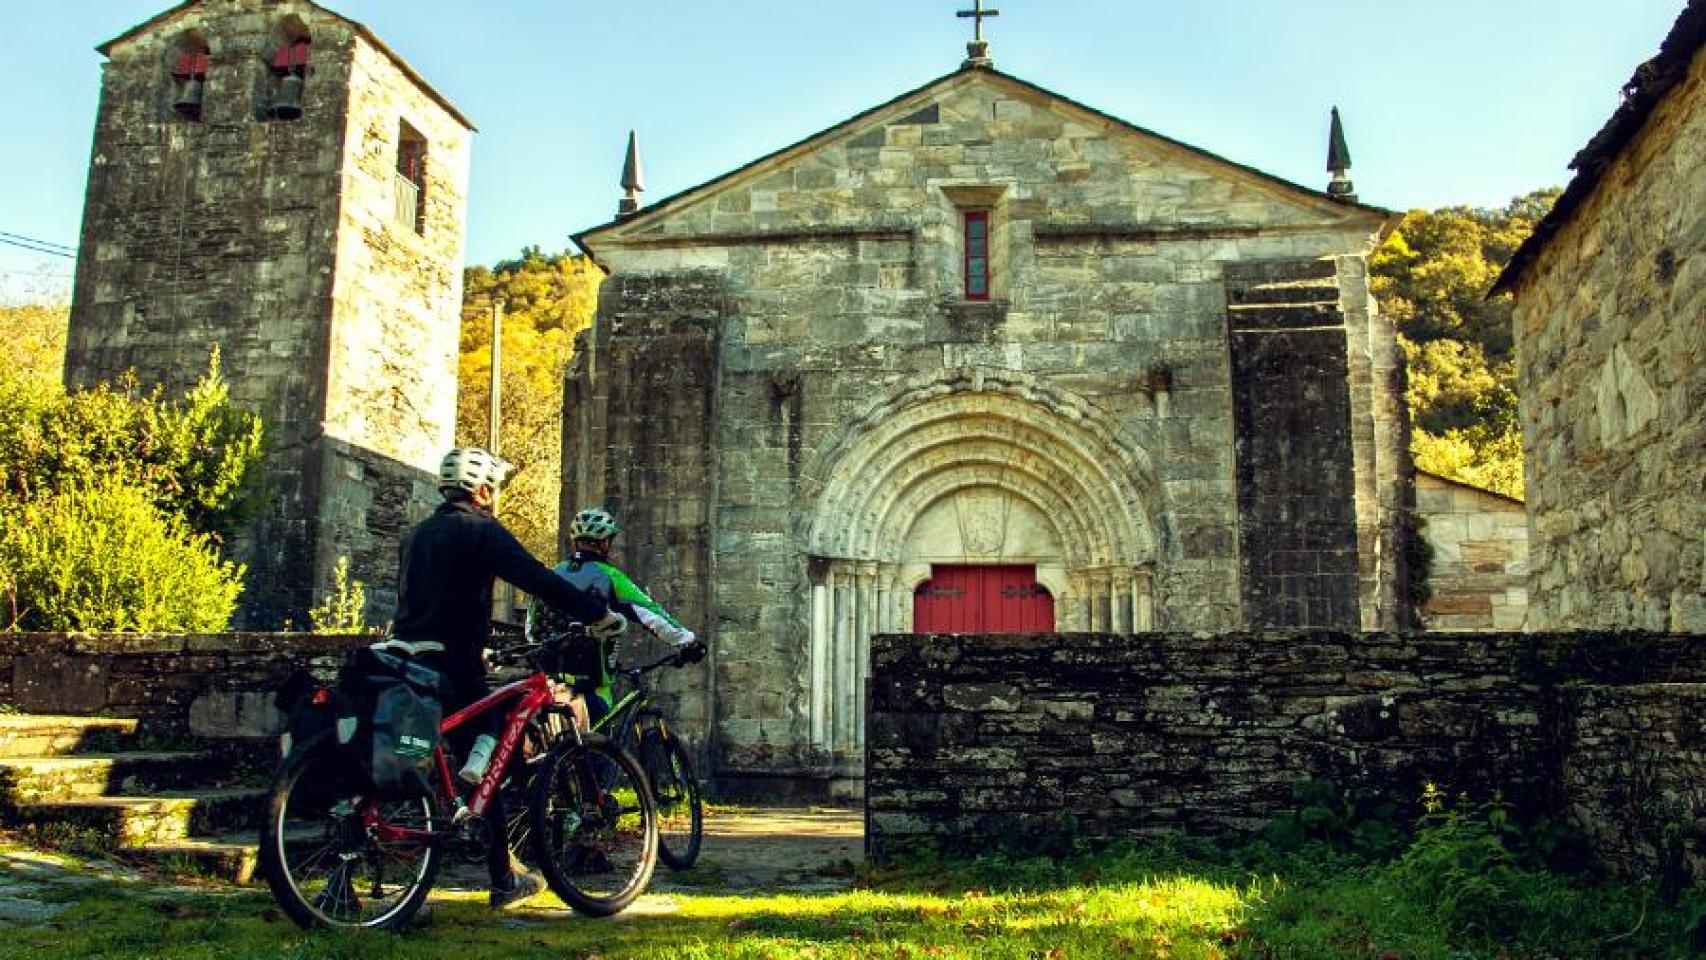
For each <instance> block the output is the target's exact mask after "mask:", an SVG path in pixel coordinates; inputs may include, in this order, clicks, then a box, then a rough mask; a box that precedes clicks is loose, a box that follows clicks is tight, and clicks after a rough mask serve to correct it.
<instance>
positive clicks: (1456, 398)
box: [1369, 189, 1558, 497]
mask: <svg viewBox="0 0 1706 960" xmlns="http://www.w3.org/2000/svg"><path fill="white" fill-rule="evenodd" d="M1557 196H1558V191H1557V190H1555V189H1554V190H1541V191H1537V192H1535V193H1531V194H1529V195H1527V196H1524V197H1519V198H1517V199H1515V200H1512V201H1511V202H1510V203H1509V204H1507V205H1505V206H1504V207H1502V208H1500V209H1496V210H1484V209H1478V208H1471V207H1445V208H1442V209H1439V210H1432V211H1429V210H1412V211H1411V212H1410V213H1408V214H1407V215H1405V217H1404V219H1403V220H1402V221H1401V222H1400V223H1399V225H1398V228H1397V229H1396V230H1394V231H1393V232H1392V235H1391V236H1390V237H1388V238H1387V240H1386V243H1385V244H1384V245H1382V246H1381V248H1380V249H1379V250H1377V251H1376V252H1375V254H1374V256H1373V258H1371V260H1370V263H1369V268H1370V271H1371V273H1372V274H1373V278H1374V292H1375V296H1376V297H1378V298H1379V300H1380V305H1381V309H1382V310H1384V311H1385V312H1386V313H1387V314H1388V315H1389V316H1391V317H1392V318H1393V320H1394V322H1395V323H1396V324H1397V327H1398V333H1399V337H1400V341H1401V345H1402V346H1403V349H1404V354H1405V357H1406V359H1407V360H1408V361H1409V364H1408V365H1409V384H1410V385H1409V396H1408V401H1409V406H1410V417H1411V422H1412V425H1413V434H1412V444H1411V452H1412V453H1413V454H1414V456H1415V460H1416V466H1417V467H1419V468H1421V469H1423V470H1427V471H1429V472H1432V473H1437V474H1440V475H1441V476H1447V477H1452V478H1453V479H1457V480H1460V481H1463V482H1465V483H1469V484H1473V485H1475V486H1479V487H1485V488H1487V489H1490V490H1494V491H1497V492H1499V493H1503V494H1506V495H1508V496H1513V497H1521V496H1522V440H1521V433H1520V427H1519V425H1518V422H1517V410H1516V363H1515V357H1514V355H1513V341H1512V338H1511V303H1510V300H1509V298H1507V297H1498V298H1494V299H1491V300H1489V299H1488V298H1487V292H1488V291H1489V290H1491V289H1492V286H1493V281H1495V280H1496V279H1498V276H1499V273H1500V272H1501V271H1502V270H1504V267H1505V265H1506V264H1507V263H1509V262H1510V258H1511V255H1512V254H1514V253H1515V252H1516V248H1517V247H1518V246H1520V245H1521V243H1522V241H1523V240H1524V239H1525V238H1526V237H1527V236H1528V235H1529V234H1530V233H1532V232H1533V230H1534V225H1535V223H1536V222H1537V221H1538V220H1539V219H1540V218H1541V217H1543V216H1545V214H1546V211H1547V210H1549V209H1551V206H1552V203H1553V201H1555V200H1556V199H1557Z"/></svg>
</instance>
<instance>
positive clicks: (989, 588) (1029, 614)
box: [912, 565, 1054, 633]
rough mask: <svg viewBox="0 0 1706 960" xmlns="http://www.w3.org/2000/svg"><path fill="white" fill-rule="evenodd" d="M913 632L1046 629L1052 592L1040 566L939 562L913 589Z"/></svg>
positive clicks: (1051, 626) (1051, 612)
mask: <svg viewBox="0 0 1706 960" xmlns="http://www.w3.org/2000/svg"><path fill="white" fill-rule="evenodd" d="M912 629H913V631H914V632H915V633H1048V632H1051V631H1052V630H1054V597H1053V596H1052V595H1051V594H1050V593H1049V592H1048V588H1047V587H1044V586H1043V585H1042V584H1040V583H1038V582H1037V568H1036V567H1016V566H940V565H939V566H935V567H932V568H931V570H930V579H929V580H926V581H925V582H924V583H922V584H920V585H919V587H918V589H917V591H915V592H914V593H913V595H912Z"/></svg>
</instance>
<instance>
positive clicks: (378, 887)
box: [260, 731, 446, 929]
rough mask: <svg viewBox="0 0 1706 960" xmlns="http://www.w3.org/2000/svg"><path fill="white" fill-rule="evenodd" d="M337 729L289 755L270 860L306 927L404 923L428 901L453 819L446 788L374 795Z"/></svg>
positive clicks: (264, 833)
mask: <svg viewBox="0 0 1706 960" xmlns="http://www.w3.org/2000/svg"><path fill="white" fill-rule="evenodd" d="M351 774H352V771H351V770H350V769H349V767H348V764H347V763H346V762H345V760H344V758H343V757H342V756H341V755H340V753H339V751H338V748H337V744H336V743H335V742H334V741H333V740H332V738H331V734H330V731H328V732H326V733H323V734H320V735H319V736H317V737H315V738H313V739H312V740H309V741H308V742H306V743H304V744H302V745H301V746H300V747H298V748H297V749H296V751H295V752H293V753H292V754H291V755H290V757H289V758H287V759H286V760H285V762H284V764H283V766H281V767H280V768H279V771H278V775H277V776H276V777H275V778H274V780H273V786H272V790H271V792H270V793H269V794H268V796H267V818H266V822H265V823H264V824H262V826H261V836H260V868H261V873H262V875H264V876H265V877H266V880H267V886H268V887H269V888H270V889H271V890H272V895H273V899H275V900H277V901H278V905H279V907H280V908H282V909H283V910H284V912H285V914H286V915H288V916H289V917H290V919H291V920H293V921H295V922H296V924H297V925H298V926H301V927H304V928H313V927H341V928H358V929H395V928H397V927H400V926H402V925H403V924H405V923H407V922H408V920H409V918H410V917H412V916H414V914H415V912H416V911H417V910H419V909H420V908H421V904H422V903H424V902H426V898H427V893H428V892H429V891H430V890H431V889H432V884H433V881H434V880H435V879H437V877H438V869H439V865H440V858H441V851H440V849H439V845H438V843H437V842H436V841H435V840H432V839H428V837H429V835H436V834H438V833H439V832H440V831H441V830H442V829H443V828H444V825H445V823H446V821H445V818H444V817H443V815H442V813H441V808H440V806H439V803H438V799H437V797H435V796H433V795H430V794H428V795H425V796H421V797H416V798H413V799H409V800H397V801H381V800H378V799H375V798H373V797H372V796H369V795H366V793H365V792H364V791H363V789H362V785H360V784H359V783H358V778H356V777H354V776H352V775H351Z"/></svg>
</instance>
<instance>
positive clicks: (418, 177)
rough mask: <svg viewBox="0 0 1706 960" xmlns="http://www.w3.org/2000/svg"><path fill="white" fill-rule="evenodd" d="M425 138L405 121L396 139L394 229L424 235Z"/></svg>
mask: <svg viewBox="0 0 1706 960" xmlns="http://www.w3.org/2000/svg"><path fill="white" fill-rule="evenodd" d="M426 165H427V141H426V138H425V137H423V136H421V134H420V133H419V132H418V131H416V130H415V128H414V127H411V126H409V124H408V123H407V122H406V121H405V122H403V123H402V124H401V125H400V129H399V132H398V137H397V174H396V176H395V177H394V178H393V179H394V182H395V185H396V193H397V206H396V220H397V225H398V226H401V227H406V228H408V229H410V230H413V231H414V232H416V233H418V234H423V235H424V234H425V233H426V193H427V181H426Z"/></svg>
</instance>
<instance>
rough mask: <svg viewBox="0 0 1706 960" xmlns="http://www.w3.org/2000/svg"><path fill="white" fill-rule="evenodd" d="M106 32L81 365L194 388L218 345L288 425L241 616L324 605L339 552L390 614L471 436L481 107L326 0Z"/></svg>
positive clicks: (375, 614)
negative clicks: (462, 376)
mask: <svg viewBox="0 0 1706 960" xmlns="http://www.w3.org/2000/svg"><path fill="white" fill-rule="evenodd" d="M100 51H101V52H102V53H103V54H105V55H106V57H107V63H106V65H105V67H104V69H103V72H102V85H101V105H100V112H99V116H98V118H97V120H96V125H95V141H94V155H93V159H92V161H91V165H90V172H89V184H88V194H87V202H86V209H85V213H84V222H83V231H82V239H81V244H80V247H79V251H78V262H77V274H76V281H75V288H74V293H73V304H72V311H71V327H70V338H69V346H68V350H67V357H66V379H67V381H68V383H70V384H72V385H79V384H88V383H91V382H96V381H101V380H108V379H111V378H113V377H116V376H118V375H120V374H122V373H123V372H124V371H126V370H134V371H135V372H136V374H137V376H138V379H139V380H140V382H141V383H143V384H145V385H151V384H155V383H158V384H162V385H164V386H165V387H166V388H167V389H168V390H172V391H179V390H182V389H183V388H185V387H187V386H188V385H190V384H191V383H193V382H194V381H195V379H196V378H197V377H198V376H200V374H201V373H202V371H203V370H205V369H206V365H207V361H208V355H209V352H210V351H211V350H212V349H213V348H214V347H217V348H219V350H220V351H221V352H222V358H223V367H224V371H225V374H226V377H227V379H228V380H229V381H230V384H231V391H232V396H233V399H234V400H235V401H236V402H237V403H239V404H241V405H243V406H245V407H248V408H250V409H253V410H255V411H257V412H259V413H260V414H262V416H263V417H264V418H265V421H266V429H267V448H268V449H267V458H266V463H265V474H266V480H267V489H266V490H265V509H264V513H263V514H262V515H261V516H260V517H258V518H257V519H256V520H255V521H254V523H253V525H252V526H251V527H250V528H249V529H247V530H246V531H244V533H243V535H242V537H241V540H240V542H238V543H237V544H236V547H237V553H238V555H239V557H240V558H241V559H243V560H245V561H246V562H247V563H248V565H249V575H248V583H249V590H248V592H247V593H246V594H245V596H244V598H243V601H242V603H243V608H244V613H243V617H244V619H245V620H246V621H247V623H248V625H250V626H258V627H273V626H278V625H280V624H281V623H283V622H285V621H287V620H293V621H294V622H295V623H297V624H299V625H300V624H303V623H304V622H305V617H304V614H305V611H306V610H307V609H308V608H309V607H310V606H311V605H312V604H313V603H314V602H315V601H316V600H317V599H318V596H319V593H320V591H324V590H326V589H328V588H329V587H330V585H331V582H332V574H331V571H332V569H333V567H334V565H335V564H336V562H337V559H338V558H339V557H341V556H347V557H349V559H350V562H351V569H352V570H354V571H356V575H357V576H359V577H360V578H361V579H363V580H365V581H366V582H367V584H368V586H369V590H368V598H369V604H370V615H371V617H372V619H374V620H384V619H386V618H388V617H389V615H390V611H391V607H392V603H393V596H394V595H393V593H392V591H393V583H394V579H395V568H396V554H397V540H398V537H399V536H400V534H401V530H402V528H403V527H404V526H405V525H406V524H407V523H408V522H409V520H410V518H411V517H413V516H415V515H417V514H420V513H422V512H423V510H424V509H426V508H429V507H430V505H431V504H432V503H433V502H435V501H436V494H435V492H434V488H435V486H436V468H437V463H438V458H439V457H440V456H442V455H443V452H444V450H445V449H447V448H448V447H449V446H450V444H451V442H452V440H453V433H454V427H455V411H456V354H457V348H458V335H459V331H460V308H461V299H462V256H463V237H464V225H465V213H466V206H467V181H468V159H469V139H470V134H471V133H472V129H473V128H472V126H471V125H470V124H469V122H468V121H467V119H466V118H464V117H463V116H462V115H461V114H460V113H459V112H458V111H457V110H456V109H455V107H454V106H452V105H451V104H450V102H449V101H448V100H446V99H445V98H444V97H443V96H442V95H441V94H439V93H438V92H437V91H435V90H433V89H432V87H430V86H428V85H427V84H426V82H425V81H424V80H422V79H421V77H420V76H419V75H417V74H416V73H415V72H414V71H413V70H412V69H411V68H410V67H409V66H408V64H407V63H405V62H404V61H403V60H402V59H401V58H400V57H398V56H397V54H396V53H394V52H393V51H391V50H390V49H389V48H388V47H386V46H385V45H384V43H382V42H381V41H380V40H379V39H378V38H377V37H375V36H374V35H373V34H372V32H371V31H369V30H368V29H367V28H366V27H364V26H362V25H361V24H359V23H356V22H354V21H351V20H348V19H346V18H344V17H341V16H339V15H337V14H335V13H333V12H331V11H329V10H326V9H325V8H323V7H321V6H319V5H318V4H314V3H310V2H307V0H191V2H188V3H183V4H180V5H179V6H176V7H173V8H171V9H170V10H167V11H165V12H164V13H162V14H160V15H159V16H157V17H155V18H153V19H152V20H149V21H147V22H146V23H143V24H141V25H139V26H137V27H136V28H134V29H132V30H131V31H129V32H127V33H126V34H124V35H123V36H121V37H118V38H117V39H115V40H112V41H111V42H109V43H106V44H104V45H102V46H101V47H100Z"/></svg>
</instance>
